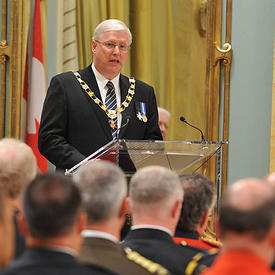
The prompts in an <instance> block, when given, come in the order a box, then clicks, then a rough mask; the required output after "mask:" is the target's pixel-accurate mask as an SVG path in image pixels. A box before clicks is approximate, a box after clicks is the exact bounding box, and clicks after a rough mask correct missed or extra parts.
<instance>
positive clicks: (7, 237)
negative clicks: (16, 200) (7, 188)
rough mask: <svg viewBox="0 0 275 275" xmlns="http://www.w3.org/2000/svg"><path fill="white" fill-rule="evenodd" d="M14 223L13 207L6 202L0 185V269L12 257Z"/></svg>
mask: <svg viewBox="0 0 275 275" xmlns="http://www.w3.org/2000/svg"><path fill="white" fill-rule="evenodd" d="M13 245H14V225H13V209H12V207H11V205H10V204H9V203H8V202H7V196H6V194H5V193H4V192H3V187H2V186H0V269H2V268H3V267H5V266H6V265H7V264H8V263H9V262H10V261H11V259H12V257H13Z"/></svg>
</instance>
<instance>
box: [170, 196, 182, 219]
mask: <svg viewBox="0 0 275 275" xmlns="http://www.w3.org/2000/svg"><path fill="white" fill-rule="evenodd" d="M182 203H183V200H182V199H180V200H177V201H176V202H175V203H174V206H173V208H172V212H171V215H172V217H173V218H177V219H179V217H180V214H181V207H182Z"/></svg>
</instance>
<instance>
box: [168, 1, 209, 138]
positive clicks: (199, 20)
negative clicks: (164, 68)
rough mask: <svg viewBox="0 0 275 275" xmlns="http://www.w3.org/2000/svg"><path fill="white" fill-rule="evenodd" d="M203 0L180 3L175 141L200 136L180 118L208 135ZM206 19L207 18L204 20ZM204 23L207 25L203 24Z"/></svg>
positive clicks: (176, 17)
mask: <svg viewBox="0 0 275 275" xmlns="http://www.w3.org/2000/svg"><path fill="white" fill-rule="evenodd" d="M202 3H203V1H201V0H192V1H184V0H181V1H177V6H176V9H175V10H176V13H175V21H176V25H175V30H176V35H175V36H176V38H175V40H176V50H175V54H176V62H175V72H176V73H175V79H176V92H175V94H176V103H175V110H174V115H175V119H174V124H173V126H174V127H173V128H172V129H171V130H172V134H173V139H175V140H200V138H201V137H200V133H199V132H198V131H196V130H195V129H193V128H191V127H189V126H187V125H185V124H182V122H181V121H180V120H179V117H180V116H184V117H185V118H186V120H187V121H188V122H190V123H191V124H194V125H196V126H197V127H199V128H200V129H202V130H203V131H204V132H205V127H206V117H205V114H206V102H205V101H206V94H205V91H206V65H207V64H206V59H207V39H206V36H205V29H204V28H205V24H206V22H205V21H203V19H205V17H206V14H205V13H206V6H205V10H201V9H202V8H203V7H202V6H201V4H202ZM204 16H205V17H204ZM204 23H205V24H204Z"/></svg>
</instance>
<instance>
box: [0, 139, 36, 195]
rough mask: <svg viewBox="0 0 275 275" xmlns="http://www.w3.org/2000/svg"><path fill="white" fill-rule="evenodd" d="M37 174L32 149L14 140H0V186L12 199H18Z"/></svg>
mask: <svg viewBox="0 0 275 275" xmlns="http://www.w3.org/2000/svg"><path fill="white" fill-rule="evenodd" d="M36 174H37V166H36V159H35V156H34V154H33V152H32V149H31V148H30V147H29V146H28V145H26V144H25V143H24V142H22V141H20V140H16V139H12V138H4V139H2V140H0V184H1V185H2V186H3V188H4V190H5V192H6V193H7V195H8V196H9V197H10V198H16V197H17V196H18V195H19V194H20V193H21V191H22V190H23V188H24V187H25V186H26V185H27V184H29V183H30V182H31V181H32V180H33V179H34V177H35V176H36Z"/></svg>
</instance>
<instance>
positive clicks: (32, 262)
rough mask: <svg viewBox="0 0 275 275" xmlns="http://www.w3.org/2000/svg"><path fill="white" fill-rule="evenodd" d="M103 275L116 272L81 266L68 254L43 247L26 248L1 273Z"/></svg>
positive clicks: (9, 274)
mask: <svg viewBox="0 0 275 275" xmlns="http://www.w3.org/2000/svg"><path fill="white" fill-rule="evenodd" d="M21 274H22V275H25V274H26V275H38V274H39V275H55V274H56V275H62V274H64V275H88V274H95V275H103V274H110V275H111V274H117V273H113V272H111V271H109V270H107V269H104V268H102V267H99V266H96V265H89V266H82V265H81V264H80V263H78V261H77V260H76V259H75V258H74V257H73V256H72V255H70V254H67V253H62V252H57V251H53V250H47V249H43V248H28V249H27V250H26V251H25V252H24V254H23V255H22V256H21V257H19V258H17V259H16V260H14V261H13V262H11V264H10V265H9V266H8V267H7V268H6V269H4V270H3V271H2V272H1V275H21Z"/></svg>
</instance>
